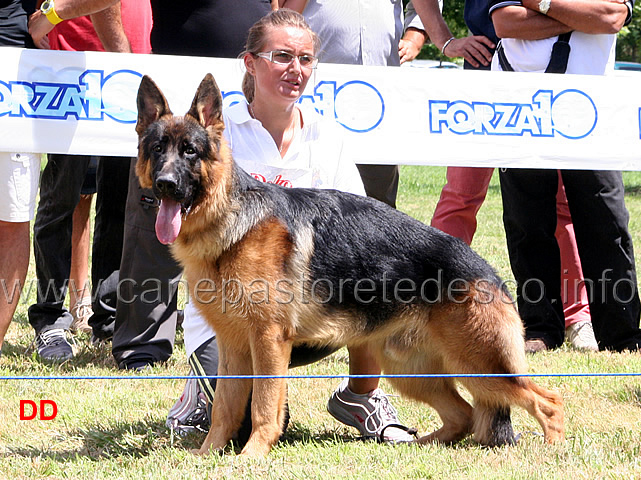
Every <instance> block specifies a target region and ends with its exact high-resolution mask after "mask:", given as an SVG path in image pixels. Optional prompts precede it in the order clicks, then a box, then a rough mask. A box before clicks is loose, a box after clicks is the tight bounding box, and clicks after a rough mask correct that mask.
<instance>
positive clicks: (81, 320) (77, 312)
mask: <svg viewBox="0 0 641 480" xmlns="http://www.w3.org/2000/svg"><path fill="white" fill-rule="evenodd" d="M92 315H93V310H92V309H91V298H83V299H82V300H80V301H79V302H78V303H76V304H75V305H74V307H73V308H72V309H71V316H72V317H73V321H72V322H71V327H70V328H69V330H71V332H72V333H77V332H79V333H91V332H92V330H91V327H90V326H89V318H90V317H91V316H92Z"/></svg>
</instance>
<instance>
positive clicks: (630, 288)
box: [561, 170, 641, 351]
mask: <svg viewBox="0 0 641 480" xmlns="http://www.w3.org/2000/svg"><path fill="white" fill-rule="evenodd" d="M561 174H562V175H563V184H564V185H565V193H566V195H567V198H568V204H569V206H570V211H571V212H572V219H573V221H574V230H575V232H576V240H577V245H578V248H579V254H580V256H581V265H582V267H583V274H584V276H585V279H586V284H587V287H588V297H589V298H590V313H591V317H592V325H593V326H594V334H595V336H596V339H597V340H598V341H599V347H600V348H601V349H612V350H617V351H621V350H625V349H631V350H638V349H639V346H641V330H639V316H640V312H641V304H640V302H639V293H638V289H637V278H636V269H635V262H634V249H633V246H632V237H631V236H630V232H629V231H628V220H629V214H628V211H627V209H626V207H625V199H624V187H623V179H622V176H621V172H617V171H591V170H563V171H562V172H561Z"/></svg>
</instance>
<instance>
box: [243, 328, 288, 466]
mask: <svg viewBox="0 0 641 480" xmlns="http://www.w3.org/2000/svg"><path fill="white" fill-rule="evenodd" d="M251 348H252V357H253V362H254V372H256V375H274V376H280V375H282V376H284V375H287V368H288V365H289V359H290V357H291V350H292V344H291V342H290V341H288V340H285V339H284V334H283V332H282V330H281V327H280V325H277V324H274V325H272V326H271V327H270V328H269V329H266V331H263V332H259V333H258V334H257V335H256V336H255V337H254V338H252V341H251ZM286 397H287V380H286V379H284V378H266V379H255V380H254V390H253V393H252V408H251V410H252V433H251V436H250V437H249V440H248V441H247V445H245V448H243V450H242V452H241V454H242V455H248V456H253V457H256V456H264V455H267V454H268V453H269V451H270V449H271V447H272V446H273V445H274V444H276V442H277V441H278V439H279V438H280V435H281V432H282V429H283V423H284V419H285V403H286V400H287V398H286Z"/></svg>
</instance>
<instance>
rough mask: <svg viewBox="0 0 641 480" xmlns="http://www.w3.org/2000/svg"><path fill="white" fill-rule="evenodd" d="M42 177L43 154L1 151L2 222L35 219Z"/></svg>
mask: <svg viewBox="0 0 641 480" xmlns="http://www.w3.org/2000/svg"><path fill="white" fill-rule="evenodd" d="M39 178H40V154H37V153H7V152H0V220H2V221H5V222H29V221H31V220H33V217H34V215H35V209H36V194H37V193H38V180H39Z"/></svg>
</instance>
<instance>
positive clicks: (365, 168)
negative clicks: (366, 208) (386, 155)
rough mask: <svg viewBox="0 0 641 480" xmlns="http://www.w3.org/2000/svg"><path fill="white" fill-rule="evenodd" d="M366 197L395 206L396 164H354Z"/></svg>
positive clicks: (397, 174) (397, 177) (396, 191)
mask: <svg viewBox="0 0 641 480" xmlns="http://www.w3.org/2000/svg"><path fill="white" fill-rule="evenodd" d="M356 167H357V168H358V173H360V175H361V180H362V181H363V186H364V187H365V193H366V194H367V196H368V197H372V198H375V199H376V200H380V201H381V202H383V203H386V204H388V205H389V206H390V207H392V208H396V195H397V193H398V180H399V172H398V165H361V164H359V165H356Z"/></svg>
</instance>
